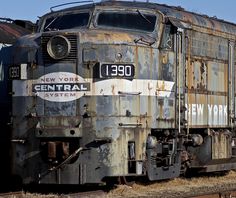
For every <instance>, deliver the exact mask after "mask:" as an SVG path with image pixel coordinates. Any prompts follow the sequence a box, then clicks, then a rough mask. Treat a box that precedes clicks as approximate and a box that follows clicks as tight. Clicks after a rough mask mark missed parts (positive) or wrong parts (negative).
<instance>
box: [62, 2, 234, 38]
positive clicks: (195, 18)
mask: <svg viewBox="0 0 236 198" xmlns="http://www.w3.org/2000/svg"><path fill="white" fill-rule="evenodd" d="M95 6H104V7H107V6H110V7H113V6H114V7H116V6H117V7H127V8H140V9H141V8H148V9H154V10H159V11H160V12H162V13H163V14H164V15H165V16H167V17H172V18H176V19H178V20H181V21H184V22H186V23H189V24H192V25H196V26H199V27H204V28H208V29H211V30H217V31H220V32H225V33H229V34H236V25H235V24H234V23H231V22H227V21H224V20H222V19H217V18H216V17H209V16H207V15H202V14H198V13H193V12H189V11H186V10H184V9H183V8H181V7H175V6H168V5H165V4H157V3H150V2H127V1H103V2H99V3H94V4H86V5H82V6H75V7H72V8H67V9H63V10H60V11H69V10H76V9H78V8H91V7H95Z"/></svg>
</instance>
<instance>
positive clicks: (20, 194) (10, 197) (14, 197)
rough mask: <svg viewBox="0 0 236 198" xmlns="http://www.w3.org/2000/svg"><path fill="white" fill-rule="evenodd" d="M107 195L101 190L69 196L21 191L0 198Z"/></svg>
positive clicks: (92, 196)
mask: <svg viewBox="0 0 236 198" xmlns="http://www.w3.org/2000/svg"><path fill="white" fill-rule="evenodd" d="M106 195H107V193H106V192H104V191H102V190H97V191H89V192H78V193H71V194H62V195H56V194H55V195H53V194H50V195H42V194H30V193H25V192H23V191H18V192H8V193H0V198H34V197H35V198H78V197H79V198H96V197H99V198H100V197H106Z"/></svg>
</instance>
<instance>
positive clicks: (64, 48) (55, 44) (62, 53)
mask: <svg viewBox="0 0 236 198" xmlns="http://www.w3.org/2000/svg"><path fill="white" fill-rule="evenodd" d="M70 50H71V44H70V41H69V40H68V39H67V38H66V37H64V36H61V35H57V36H53V37H52V38H50V40H49V41H48V43H47V52H48V54H49V55H50V56H51V57H52V58H53V59H56V60H58V59H63V58H65V57H67V56H68V55H69V53H70Z"/></svg>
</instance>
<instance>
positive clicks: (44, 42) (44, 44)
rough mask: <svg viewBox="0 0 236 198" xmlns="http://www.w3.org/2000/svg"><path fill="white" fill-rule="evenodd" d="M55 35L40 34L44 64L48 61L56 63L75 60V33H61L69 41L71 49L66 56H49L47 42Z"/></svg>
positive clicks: (48, 62)
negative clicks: (60, 57)
mask: <svg viewBox="0 0 236 198" xmlns="http://www.w3.org/2000/svg"><path fill="white" fill-rule="evenodd" d="M53 36H55V35H42V37H41V43H42V55H43V62H44V64H50V63H58V62H76V61H77V37H76V35H63V36H64V37H66V38H67V39H68V40H69V41H70V43H71V50H70V53H69V55H68V56H67V57H65V58H63V59H60V60H55V59H53V58H51V57H50V55H49V54H48V52H47V43H48V41H49V40H50V38H52V37H53Z"/></svg>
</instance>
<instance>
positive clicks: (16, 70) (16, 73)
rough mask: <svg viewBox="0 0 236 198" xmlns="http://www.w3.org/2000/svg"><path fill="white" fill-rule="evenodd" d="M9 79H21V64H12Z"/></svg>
mask: <svg viewBox="0 0 236 198" xmlns="http://www.w3.org/2000/svg"><path fill="white" fill-rule="evenodd" d="M8 74H9V79H19V78H20V75H21V69H20V66H11V67H9V70H8Z"/></svg>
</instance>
